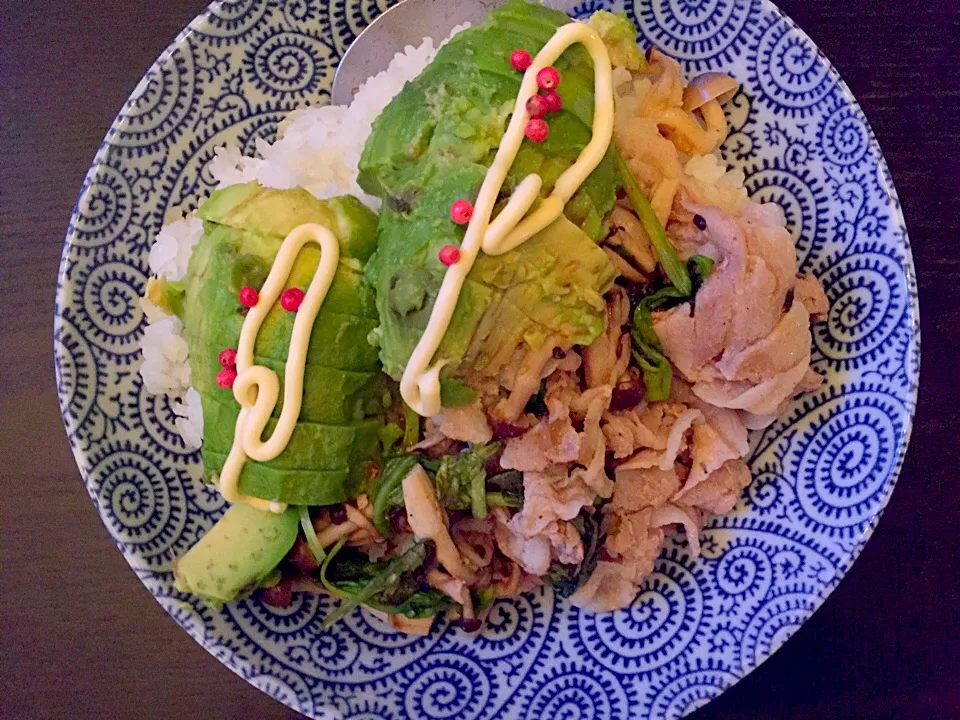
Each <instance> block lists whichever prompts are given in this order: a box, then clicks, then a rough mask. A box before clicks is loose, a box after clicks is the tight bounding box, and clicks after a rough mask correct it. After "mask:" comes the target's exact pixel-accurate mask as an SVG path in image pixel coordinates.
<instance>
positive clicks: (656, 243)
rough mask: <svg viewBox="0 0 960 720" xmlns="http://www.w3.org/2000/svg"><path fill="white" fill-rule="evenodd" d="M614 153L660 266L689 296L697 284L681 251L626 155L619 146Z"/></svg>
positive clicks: (628, 193)
mask: <svg viewBox="0 0 960 720" xmlns="http://www.w3.org/2000/svg"><path fill="white" fill-rule="evenodd" d="M613 154H614V156H615V158H616V161H617V169H618V170H619V171H620V179H621V180H622V181H623V189H624V190H626V191H627V197H628V198H629V199H630V204H631V205H633V209H634V210H635V211H636V212H637V216H638V217H639V218H640V222H641V223H642V224H643V229H644V230H646V231H647V235H649V236H650V242H651V243H653V249H654V252H656V253H657V260H659V261H660V267H662V268H663V272H664V273H665V274H666V276H667V278H668V279H669V280H670V282H671V283H673V285H674V286H675V287H676V288H677V290H679V291H680V292H681V293H683V295H684V296H687V295H689V294H690V293H691V292H692V291H693V284H692V282H691V281H690V275H689V274H688V273H687V268H686V267H684V265H683V263H682V262H680V258H679V257H677V251H676V250H674V249H673V245H671V244H670V240H669V239H668V238H667V233H666V231H665V230H664V229H663V225H661V224H660V220H658V219H657V214H656V213H655V212H654V211H653V206H652V205H650V201H649V200H647V197H646V195H644V194H643V190H641V189H640V185H638V184H637V179H636V178H635V177H634V176H633V171H631V170H630V166H629V165H627V161H626V160H624V159H623V155H622V154H621V153H620V150H619V149H618V148H617V147H616V146H615V145H614V146H613Z"/></svg>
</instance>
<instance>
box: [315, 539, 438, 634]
mask: <svg viewBox="0 0 960 720" xmlns="http://www.w3.org/2000/svg"><path fill="white" fill-rule="evenodd" d="M344 540H345V538H341V540H340V542H338V543H337V544H336V545H335V546H334V547H333V549H332V550H331V551H330V553H329V554H328V555H327V558H326V559H325V560H324V562H323V564H322V565H321V566H320V582H322V583H323V586H324V587H325V588H326V589H327V590H328V591H329V592H330V593H332V594H333V595H335V596H337V597H339V598H340V599H341V602H340V607H338V608H337V609H336V610H334V611H333V612H332V613H330V614H329V615H327V617H326V618H324V620H323V625H322V626H321V627H322V628H323V629H327V628H329V627H330V626H331V625H333V624H334V623H335V622H337V621H338V620H340V619H341V618H344V617H346V616H347V615H349V614H350V613H351V612H352V611H353V609H354V608H356V607H358V606H360V605H363V604H365V603H371V602H376V598H377V597H378V596H382V595H384V594H387V595H389V593H390V592H391V591H393V590H395V589H396V588H397V586H398V585H399V584H400V583H401V582H402V580H403V576H404V574H406V573H410V572H412V571H414V570H416V569H417V568H419V567H420V566H421V565H423V562H424V560H425V559H426V557H427V549H426V547H425V546H424V544H423V543H420V542H417V543H414V544H413V546H412V547H411V548H410V549H409V550H408V551H407V552H405V553H404V554H403V555H401V556H400V557H398V558H395V559H393V560H390V561H388V562H384V563H369V562H368V563H363V562H362V561H361V562H359V563H357V562H354V563H353V564H352V565H351V564H349V563H348V565H347V567H346V570H347V572H346V577H344V578H343V581H348V582H347V585H346V587H344V586H341V585H340V583H338V582H336V581H335V579H331V578H330V576H329V575H330V572H331V568H330V566H331V563H332V561H333V559H334V558H335V557H336V556H337V555H339V553H340V551H341V550H342V549H343V544H344ZM351 571H352V572H351ZM358 573H359V575H360V576H359V577H358V576H357V575H358ZM364 573H366V574H367V576H366V577H364V576H363V575H364ZM351 574H352V575H353V577H351ZM335 577H336V575H335ZM349 581H352V584H350V583H349Z"/></svg>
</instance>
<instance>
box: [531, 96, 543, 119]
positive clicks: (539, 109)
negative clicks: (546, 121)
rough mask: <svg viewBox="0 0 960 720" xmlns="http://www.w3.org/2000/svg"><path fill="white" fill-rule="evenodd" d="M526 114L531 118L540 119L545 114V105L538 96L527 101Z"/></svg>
mask: <svg viewBox="0 0 960 720" xmlns="http://www.w3.org/2000/svg"><path fill="white" fill-rule="evenodd" d="M527 113H528V114H529V115H530V117H532V118H542V117H543V116H544V115H546V114H547V103H546V102H545V101H544V99H543V98H542V97H540V96H539V95H534V96H533V97H532V98H530V99H529V100H527Z"/></svg>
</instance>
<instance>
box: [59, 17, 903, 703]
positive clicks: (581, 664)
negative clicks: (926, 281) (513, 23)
mask: <svg viewBox="0 0 960 720" xmlns="http://www.w3.org/2000/svg"><path fill="white" fill-rule="evenodd" d="M387 4H389V2H387V0H331V1H330V2H323V1H321V0H289V1H287V2H284V1H283V0H234V1H233V2H219V3H214V4H213V5H211V6H210V8H209V9H208V10H207V11H206V12H204V13H203V15H201V16H200V17H199V18H197V19H196V20H195V21H194V22H193V23H191V24H190V26H189V28H187V29H186V30H185V31H184V32H183V33H181V35H180V36H179V37H178V38H177V39H176V40H175V41H174V42H173V44H172V45H171V46H170V47H169V48H168V49H167V51H166V52H164V54H163V55H162V56H161V57H160V59H159V60H158V61H157V63H156V64H155V65H154V66H153V68H152V69H151V70H150V71H149V72H148V73H147V75H146V76H145V77H144V79H143V81H142V82H141V83H140V84H139V86H138V87H137V89H136V91H135V92H134V94H133V95H132V97H131V98H130V100H129V101H128V102H127V104H126V105H125V106H124V108H123V111H122V112H121V113H120V116H119V117H118V118H117V119H116V121H115V122H114V124H113V126H112V127H111V129H110V132H109V133H108V134H107V137H106V139H105V140H104V142H103V145H102V146H101V147H100V150H99V152H98V153H97V156H96V159H95V161H94V163H93V166H92V167H91V169H90V171H89V173H88V175H87V177H86V180H85V182H84V185H83V188H82V191H81V193H80V199H79V202H78V204H77V208H76V210H75V212H74V214H73V218H72V220H71V223H70V227H69V232H68V234H67V238H66V247H65V248H64V254H63V263H62V266H61V269H60V279H59V287H58V293H57V309H56V322H55V330H54V333H55V351H56V365H57V378H58V383H59V394H60V405H61V409H62V413H63V419H64V423H65V425H66V428H67V433H68V434H69V437H70V442H71V445H72V447H73V451H74V454H75V456H76V459H77V463H78V465H79V466H80V470H81V472H82V473H83V476H84V479H85V481H86V484H87V489H88V490H89V492H90V496H91V497H92V499H93V502H94V503H95V504H96V506H97V508H98V510H99V512H100V515H101V517H102V518H103V522H104V523H105V524H106V525H107V527H108V528H109V530H110V533H111V534H112V536H113V538H114V539H115V540H116V542H117V545H118V546H119V548H120V550H121V551H122V552H123V554H124V556H125V557H126V558H127V561H128V562H129V563H130V565H131V566H132V567H133V568H134V570H135V571H136V573H137V575H138V576H139V577H140V579H141V580H142V581H143V583H144V584H145V585H146V586H147V587H148V588H149V590H150V591H151V592H152V593H153V594H154V595H155V596H156V598H157V600H158V601H159V602H160V603H161V604H162V605H163V607H164V608H165V609H166V610H167V612H168V613H170V615H172V616H173V617H174V619H176V621H177V622H178V623H180V625H182V626H183V628H184V629H185V630H186V631H187V632H189V633H190V634H191V635H192V636H193V637H194V638H195V639H196V640H197V642H199V643H200V644H202V645H203V646H204V647H205V648H207V650H209V651H210V652H211V653H212V654H213V655H215V656H216V657H217V658H219V659H220V661H221V662H223V663H225V664H226V665H227V666H228V667H230V668H231V669H232V670H234V671H235V672H236V673H238V674H239V675H241V676H242V677H244V678H246V679H247V680H248V681H249V682H251V683H253V684H254V685H256V686H257V687H259V688H261V689H262V690H264V691H265V692H267V693H270V694H271V695H272V696H274V697H275V698H277V699H278V700H280V701H282V702H284V703H286V704H287V705H289V706H290V707H293V708H296V709H297V710H299V711H300V712H302V713H304V714H306V715H311V716H314V717H323V718H333V717H341V716H342V717H346V718H360V717H363V718H367V719H373V718H382V719H384V720H386V719H387V718H391V719H393V720H400V719H401V718H410V719H412V720H427V719H430V718H457V719H459V720H473V719H475V718H545V719H547V718H549V719H551V720H552V719H553V718H557V717H577V718H583V719H584V720H585V719H587V718H594V719H596V720H601V719H603V718H609V719H611V720H612V719H620V718H627V717H633V718H648V717H649V718H655V719H659V718H677V717H681V716H683V715H684V714H686V713H688V712H690V711H691V710H693V709H694V708H696V707H699V706H700V705H702V704H704V703H706V702H707V701H708V700H710V699H711V698H713V697H715V696H716V695H718V694H719V693H721V692H722V691H723V690H724V689H725V688H727V687H730V686H731V685H732V684H733V683H735V682H736V681H737V680H738V679H739V678H741V677H743V676H744V675H745V674H746V673H748V672H749V671H750V670H752V669H753V668H754V667H756V666H757V665H758V664H759V663H760V662H762V661H763V660H764V659H765V658H766V657H768V656H769V655H770V654H771V653H772V652H774V651H775V650H776V649H777V648H778V647H779V646H780V645H781V644H782V643H783V642H784V641H785V640H786V639H787V638H789V637H790V636H791V635H792V634H793V633H794V632H795V631H796V630H797V628H798V627H799V626H800V625H801V624H802V623H803V622H804V621H805V620H806V619H807V618H808V617H809V616H810V615H811V613H813V611H814V610H815V609H816V608H817V607H818V606H819V605H820V604H821V603H822V602H823V600H824V599H825V598H826V597H827V595H829V594H830V592H831V591H832V590H833V589H834V587H836V585H837V583H838V582H839V580H840V578H841V577H842V576H843V574H844V573H845V572H846V571H847V569H848V568H849V567H850V565H851V563H852V562H853V561H854V559H855V558H856V557H857V555H858V553H859V552H860V550H861V549H862V548H863V545H864V543H866V541H867V539H868V538H869V536H870V534H871V532H872V531H873V529H874V527H875V526H876V523H877V521H878V519H879V516H880V513H881V511H882V510H883V507H884V506H885V505H886V503H887V500H888V499H889V497H890V493H891V491H892V490H893V485H894V481H895V480H896V477H897V474H898V472H899V470H900V466H901V462H902V460H903V455H904V451H905V450H906V447H907V441H908V438H909V434H910V424H911V418H912V415H913V411H914V404H915V399H916V391H917V378H918V369H919V367H918V366H919V357H920V338H919V314H918V307H917V294H916V281H915V277H914V269H913V263H912V259H911V256H910V248H909V245H908V241H907V233H906V229H905V227H904V222H903V217H902V215H901V212H900V207H899V203H898V201H897V197H896V194H895V191H894V188H893V183H892V182H891V178H890V175H889V172H888V171H887V167H886V164H885V163H884V160H883V157H882V155H881V153H880V149H879V147H877V143H876V141H875V139H874V136H873V134H872V133H871V131H870V127H869V126H868V124H867V121H866V119H865V118H864V116H863V113H862V112H861V110H860V108H859V107H858V105H857V103H856V102H855V101H854V99H853V97H852V96H851V94H850V92H849V90H848V89H847V88H846V86H845V85H844V84H843V82H842V81H841V80H840V77H839V76H838V74H837V72H836V71H835V70H834V69H833V68H832V67H831V66H830V64H829V62H828V61H827V60H826V59H825V58H824V57H823V55H822V54H821V53H820V52H819V51H818V50H817V48H816V47H815V46H814V44H813V43H812V42H811V41H810V39H809V38H807V37H806V36H805V35H804V34H803V33H802V32H801V31H800V30H799V29H798V28H797V27H796V26H795V25H794V24H793V23H792V22H791V21H790V20H789V19H788V18H786V17H784V16H783V15H782V14H781V13H780V12H779V11H778V10H777V9H776V8H775V7H774V6H773V5H772V4H770V3H769V2H766V0H701V1H698V2H683V1H681V0H627V2H626V3H625V6H626V7H625V9H626V10H627V12H628V13H629V14H630V15H631V16H632V17H633V18H634V20H635V21H636V24H637V26H638V27H639V28H640V30H641V33H642V34H643V36H644V37H645V38H646V41H647V42H648V43H655V44H656V45H658V46H660V47H661V48H662V49H664V50H665V51H666V52H667V53H669V54H671V55H674V56H676V57H678V58H679V59H680V60H681V61H682V62H683V63H684V64H685V65H686V66H687V67H688V68H689V69H691V70H696V71H703V70H708V69H722V70H725V71H729V72H732V73H733V74H734V75H735V76H736V77H737V78H738V79H740V80H741V81H742V82H743V85H744V89H745V93H744V94H742V95H740V96H739V97H738V100H737V101H736V102H735V103H734V106H733V107H731V108H730V109H729V111H728V112H729V114H730V117H731V124H732V128H733V131H732V133H731V136H730V139H729V140H728V141H727V143H726V145H725V153H726V156H727V159H728V160H729V161H730V162H731V163H733V164H734V165H736V166H737V167H740V168H742V169H743V170H744V171H745V173H746V176H747V187H748V189H749V191H750V193H751V195H753V196H754V197H755V198H759V199H762V200H764V201H774V202H777V203H779V204H780V205H781V206H782V207H783V209H784V211H785V212H786V215H787V218H788V220H789V224H790V227H791V229H792V231H793V233H794V235H795V237H796V238H797V239H798V246H799V255H800V261H801V267H802V269H803V270H804V271H812V272H814V273H816V274H817V275H818V276H819V277H820V278H822V280H823V283H824V286H825V287H826V290H827V294H828V295H829V297H830V301H831V312H830V318H829V321H828V322H827V323H824V324H821V325H818V326H816V328H815V333H814V344H815V355H814V358H815V360H814V366H815V367H816V368H817V370H819V371H820V372H822V373H823V374H825V375H826V377H827V383H826V384H825V386H824V387H823V388H822V389H821V390H820V391H819V392H817V393H815V394H813V395H810V396H806V397H804V398H802V399H801V400H799V401H797V402H795V403H794V404H793V405H792V406H791V408H790V410H789V412H788V413H787V414H786V415H785V416H784V417H783V418H782V420H780V421H779V422H778V423H777V424H776V425H774V426H773V427H772V428H770V429H769V430H768V431H766V432H765V433H763V434H762V436H758V437H756V438H754V451H753V455H752V460H751V465H752V468H753V472H754V475H755V480H754V482H753V484H752V485H751V486H750V488H749V489H748V490H747V491H746V492H745V494H744V497H743V498H742V500H741V502H740V504H739V505H738V507H737V509H736V510H735V511H734V513H732V514H731V515H730V516H728V517H721V518H716V519H714V520H713V521H712V522H711V523H710V525H709V526H708V529H707V530H706V532H705V537H704V540H703V549H704V552H703V556H702V557H701V558H700V559H699V560H696V561H693V560H691V559H690V558H689V557H688V556H687V555H686V554H685V553H684V551H683V549H682V548H680V547H670V548H668V549H667V550H666V551H665V552H664V554H663V556H662V558H661V559H660V561H659V562H658V564H657V568H656V571H655V573H654V574H653V576H652V577H651V578H650V580H649V581H648V582H647V584H646V586H645V589H644V591H643V593H642V594H641V595H640V596H639V597H638V598H637V600H636V601H635V602H634V603H633V605H632V607H631V608H630V609H628V610H626V611H623V612H619V613H616V614H610V615H587V614H584V613H582V612H579V611H578V610H577V609H575V608H572V607H570V605H568V604H567V603H566V602H561V601H558V600H557V599H556V598H554V596H553V594H552V592H551V591H549V590H541V591H539V592H537V593H535V594H532V595H530V596H527V597H524V598H521V599H519V600H516V601H513V602H500V603H499V604H498V605H497V607H496V608H495V610H494V611H493V613H492V615H491V621H490V623H489V625H488V627H487V629H486V630H485V632H484V634H483V636H482V637H481V638H479V639H476V640H471V639H468V638H467V637H465V636H464V635H463V634H462V633H461V632H460V631H458V630H456V629H455V628H452V627H445V626H444V627H440V628H438V629H437V630H436V631H435V632H434V633H433V634H432V635H431V636H430V637H427V638H416V637H406V636H402V635H395V634H390V633H387V632H385V631H384V630H383V628H382V626H380V625H379V624H378V623H377V621H376V620H374V619H373V618H371V617H369V616H367V615H366V614H364V613H363V612H361V611H356V612H355V613H354V614H353V615H351V616H350V618H349V619H348V620H346V621H345V622H342V623H341V624H339V625H338V626H336V627H335V628H333V629H331V630H328V631H321V630H320V629H319V622H318V619H319V618H320V617H322V616H323V614H324V613H325V612H327V610H328V609H329V606H330V601H329V600H327V599H324V598H318V597H314V596H300V597H298V598H297V599H296V600H295V602H294V603H293V605H292V606H291V607H290V608H289V609H286V610H274V609H271V608H269V607H266V606H264V605H262V604H261V603H259V602H256V601H253V600H247V601H243V602H239V603H236V604H234V605H230V606H229V607H226V608H224V609H223V610H221V611H219V612H217V611H213V610H211V609H209V608H207V607H203V606H202V605H200V604H199V603H197V602H196V601H194V600H192V599H191V598H188V597H184V596H182V595H179V594H178V593H177V592H176V591H175V590H174V589H173V584H172V576H171V561H172V559H173V558H174V556H176V555H177V554H179V553H182V552H183V551H185V550H186V549H187V548H188V547H189V546H190V545H191V544H192V543H193V542H194V541H195V540H196V539H197V538H198V537H199V536H200V534H201V533H203V532H204V531H205V530H206V529H207V528H209V527H210V526H211V525H212V524H213V522H214V521H215V520H216V518H217V517H218V516H219V514H220V513H221V512H222V510H223V502H222V501H221V499H220V498H219V497H218V496H217V495H216V494H215V493H213V492H211V491H210V490H208V489H206V488H205V487H204V486H203V485H201V483H200V482H199V480H198V478H199V475H200V458H199V455H198V454H197V453H193V452H189V451H187V450H186V449H185V448H184V445H183V443H182V442H181V440H180V438H179V436H178V434H177V432H176V429H175V427H174V415H173V412H172V410H171V407H170V404H169V403H168V402H167V401H166V400H164V399H162V398H157V397H152V396H150V395H149V394H147V392H146V391H145V390H144V388H143V385H142V383H141V382H140V378H139V376H138V374H137V363H138V357H137V354H138V353H137V343H138V339H139V336H140V333H141V331H142V328H143V317H142V315H141V312H140V310H139V308H138V304H137V298H138V297H139V296H140V295H141V294H142V293H143V291H144V286H145V283H146V280H147V274H148V270H147V253H148V248H149V245H150V243H151V241H152V239H153V237H154V236H155V235H156V233H157V231H158V230H159V229H160V227H161V225H162V224H163V222H164V218H165V216H166V215H167V214H168V212H170V211H173V210H175V209H177V208H180V207H185V206H191V205H193V204H195V203H196V201H197V199H198V198H200V197H202V196H203V195H204V194H205V193H206V192H208V190H209V189H210V185H211V177H210V173H209V171H208V168H207V166H208V163H209V161H210V159H211V158H212V157H213V151H214V148H216V147H218V146H220V145H223V144H224V143H236V144H239V145H240V147H241V148H242V149H243V151H244V153H245V154H252V153H253V151H254V141H255V140H256V139H257V138H260V137H263V138H267V139H271V138H272V137H273V135H274V132H275V130H276V127H277V123H278V122H279V120H280V119H281V118H282V117H283V116H284V115H285V113H287V112H288V111H290V110H292V109H294V108H296V107H297V106H299V105H302V104H304V103H317V102H326V101H327V98H328V89H329V87H330V83H331V80H332V78H333V73H334V69H335V68H336V66H337V62H338V58H339V57H340V56H341V55H342V54H343V52H344V51H345V50H346V48H347V46H348V45H349V44H350V42H351V40H352V39H353V38H354V37H355V36H356V34H357V33H358V32H359V31H360V30H361V29H362V28H363V27H364V26H365V25H366V24H367V23H368V22H370V20H371V19H372V18H373V17H375V16H376V15H377V14H378V13H379V12H381V11H382V10H383V9H384V8H385V6H386V5H387ZM608 5H609V3H605V2H600V1H598V0H588V1H587V2H584V3H582V5H581V7H580V8H579V10H580V11H581V14H582V15H586V14H588V13H590V12H592V11H593V10H596V9H599V8H601V7H606V6H608ZM623 5H624V4H623V3H620V4H619V6H620V7H623Z"/></svg>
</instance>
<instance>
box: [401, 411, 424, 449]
mask: <svg viewBox="0 0 960 720" xmlns="http://www.w3.org/2000/svg"><path fill="white" fill-rule="evenodd" d="M403 420H404V423H403V425H404V429H403V449H404V450H406V449H407V448H408V447H410V446H411V445H416V444H417V443H418V442H419V441H420V416H419V415H417V413H416V411H414V409H413V408H412V407H410V406H409V405H407V404H406V403H404V404H403Z"/></svg>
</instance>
